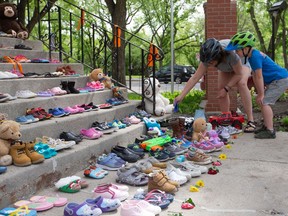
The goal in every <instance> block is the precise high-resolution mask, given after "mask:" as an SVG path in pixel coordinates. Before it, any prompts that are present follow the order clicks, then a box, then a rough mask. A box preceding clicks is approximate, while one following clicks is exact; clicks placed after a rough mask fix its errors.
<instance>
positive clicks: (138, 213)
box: [120, 203, 155, 216]
mask: <svg viewBox="0 0 288 216" xmlns="http://www.w3.org/2000/svg"><path fill="white" fill-rule="evenodd" d="M143 215H145V216H154V215H155V214H154V213H152V212H148V211H146V210H145V209H144V208H142V207H140V206H138V205H134V204H130V203H123V204H122V205H121V209H120V216H143Z"/></svg>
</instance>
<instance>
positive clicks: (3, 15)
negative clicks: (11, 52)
mask: <svg viewBox="0 0 288 216" xmlns="http://www.w3.org/2000/svg"><path fill="white" fill-rule="evenodd" d="M17 18H18V11H17V6H16V4H13V3H9V2H4V3H1V4H0V31H2V32H5V33H7V34H12V36H13V37H17V38H21V39H27V38H28V36H29V34H28V30H27V29H26V28H25V27H24V25H23V24H22V23H20V22H19V21H18V19H17Z"/></svg>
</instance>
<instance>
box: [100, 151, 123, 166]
mask: <svg viewBox="0 0 288 216" xmlns="http://www.w3.org/2000/svg"><path fill="white" fill-rule="evenodd" d="M118 158H119V157H117V155H116V154H114V153H110V154H108V155H106V154H103V155H101V156H100V157H99V158H98V159H97V164H96V166H98V167H100V168H102V169H105V170H118V169H119V168H121V167H123V166H124V164H123V163H122V161H121V160H122V159H121V160H119V159H118ZM125 164H126V162H125Z"/></svg>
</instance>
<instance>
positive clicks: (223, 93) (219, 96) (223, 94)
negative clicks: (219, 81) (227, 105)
mask: <svg viewBox="0 0 288 216" xmlns="http://www.w3.org/2000/svg"><path fill="white" fill-rule="evenodd" d="M226 95H227V92H226V91H225V89H224V88H222V89H221V90H220V91H219V92H218V95H217V97H216V98H223V97H225V96H226Z"/></svg>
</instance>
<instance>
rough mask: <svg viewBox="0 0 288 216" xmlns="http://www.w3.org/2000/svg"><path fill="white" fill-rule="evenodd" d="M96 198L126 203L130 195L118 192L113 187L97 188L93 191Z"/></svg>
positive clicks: (125, 192)
mask: <svg viewBox="0 0 288 216" xmlns="http://www.w3.org/2000/svg"><path fill="white" fill-rule="evenodd" d="M93 193H94V197H99V196H101V197H103V198H106V199H119V200H120V201H124V200H125V199H127V198H128V197H129V193H128V192H127V191H121V190H117V189H115V188H113V187H108V186H107V187H103V186H101V187H96V188H94V190H93Z"/></svg>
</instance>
